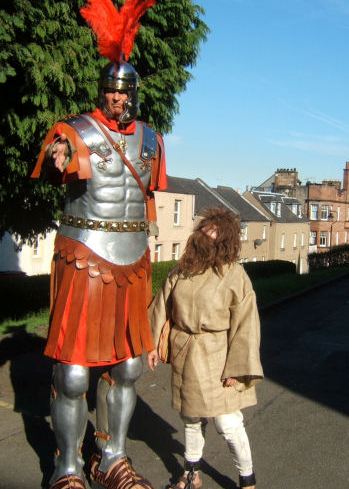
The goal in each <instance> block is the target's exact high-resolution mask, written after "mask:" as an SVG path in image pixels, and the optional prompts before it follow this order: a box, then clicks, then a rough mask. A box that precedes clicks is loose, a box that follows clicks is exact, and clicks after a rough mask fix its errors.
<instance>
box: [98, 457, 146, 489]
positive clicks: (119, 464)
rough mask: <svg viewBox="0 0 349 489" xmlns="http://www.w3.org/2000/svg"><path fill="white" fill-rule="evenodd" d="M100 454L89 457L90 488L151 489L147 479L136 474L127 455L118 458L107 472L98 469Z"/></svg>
mask: <svg viewBox="0 0 349 489" xmlns="http://www.w3.org/2000/svg"><path fill="white" fill-rule="evenodd" d="M100 462H101V457H100V455H97V454H95V455H93V456H92V459H91V473H90V477H91V487H92V489H132V488H138V489H141V488H143V489H153V486H152V485H151V484H150V482H149V481H147V480H146V479H144V477H142V476H141V475H139V474H137V473H136V472H135V470H134V468H133V467H132V465H131V464H130V462H129V460H128V458H127V457H123V458H120V459H119V460H117V461H116V462H115V463H113V465H112V466H111V467H110V468H109V470H108V472H102V471H100V470H99V464H100Z"/></svg>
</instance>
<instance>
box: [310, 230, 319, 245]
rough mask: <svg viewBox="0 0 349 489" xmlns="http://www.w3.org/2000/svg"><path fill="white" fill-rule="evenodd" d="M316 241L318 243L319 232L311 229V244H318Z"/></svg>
mask: <svg viewBox="0 0 349 489" xmlns="http://www.w3.org/2000/svg"><path fill="white" fill-rule="evenodd" d="M316 243H317V232H316V231H310V235H309V244H310V245H316Z"/></svg>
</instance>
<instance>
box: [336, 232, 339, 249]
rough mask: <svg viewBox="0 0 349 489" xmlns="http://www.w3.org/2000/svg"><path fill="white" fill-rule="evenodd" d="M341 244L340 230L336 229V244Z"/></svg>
mask: <svg viewBox="0 0 349 489" xmlns="http://www.w3.org/2000/svg"><path fill="white" fill-rule="evenodd" d="M338 245H339V231H336V246H338Z"/></svg>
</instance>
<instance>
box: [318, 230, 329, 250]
mask: <svg viewBox="0 0 349 489" xmlns="http://www.w3.org/2000/svg"><path fill="white" fill-rule="evenodd" d="M319 246H320V247H321V248H326V247H327V232H326V231H320V243H319Z"/></svg>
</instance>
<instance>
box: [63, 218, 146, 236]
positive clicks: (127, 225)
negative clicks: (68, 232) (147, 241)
mask: <svg viewBox="0 0 349 489" xmlns="http://www.w3.org/2000/svg"><path fill="white" fill-rule="evenodd" d="M60 222H61V224H66V225H67V226H73V227H74V228H80V229H92V230H94V231H106V232H108V233H110V232H117V233H130V232H131V233H132V232H134V233H136V232H138V231H145V232H148V229H149V225H148V222H147V221H97V220H96V219H86V218H84V217H76V216H69V215H67V214H63V216H62V218H61V220H60Z"/></svg>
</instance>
